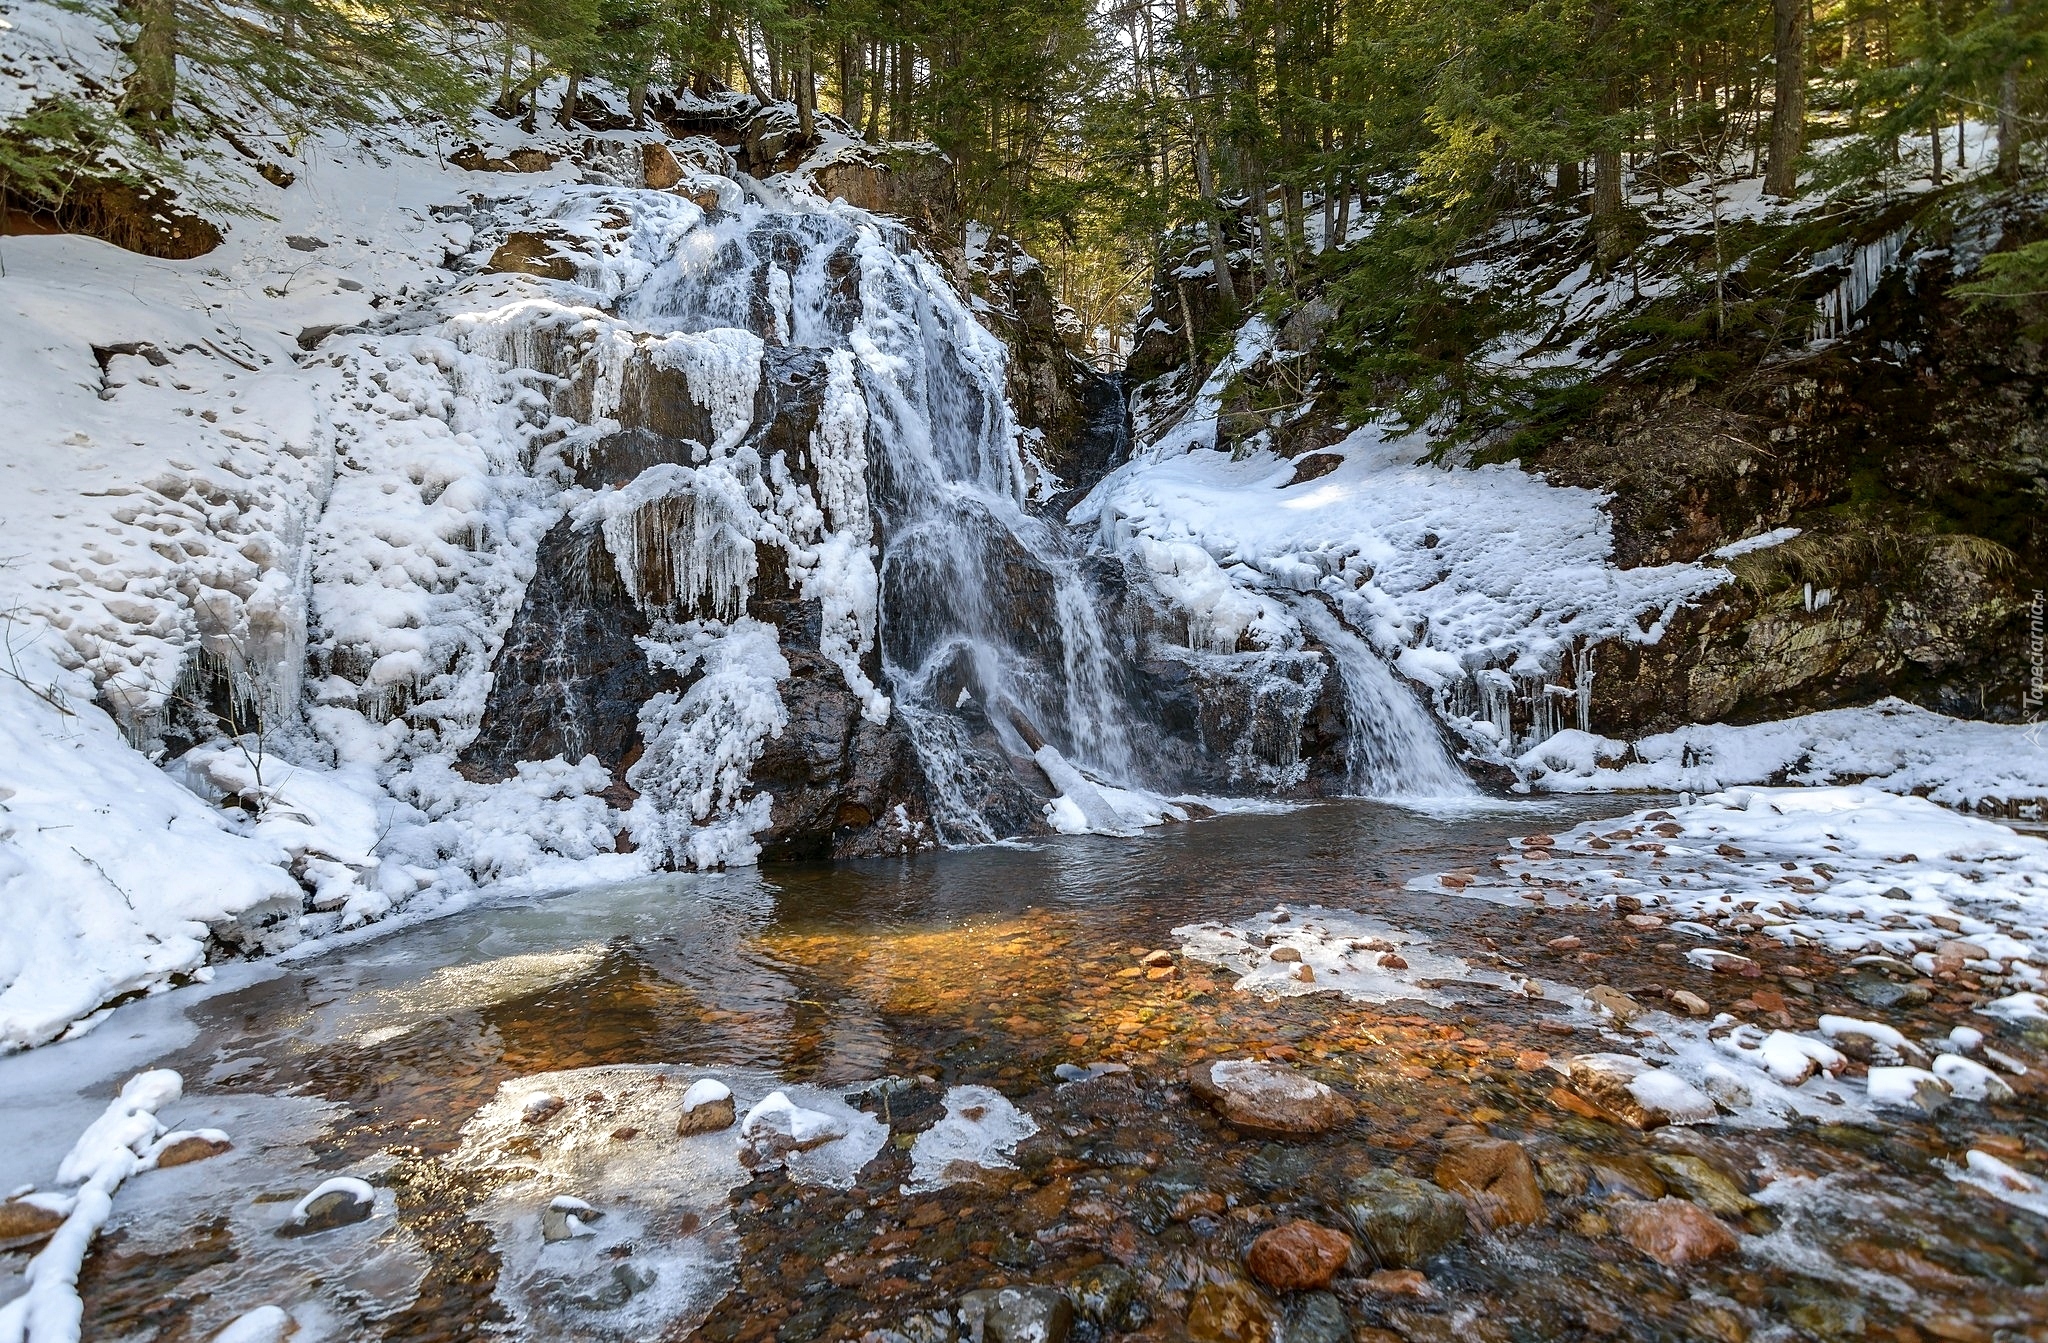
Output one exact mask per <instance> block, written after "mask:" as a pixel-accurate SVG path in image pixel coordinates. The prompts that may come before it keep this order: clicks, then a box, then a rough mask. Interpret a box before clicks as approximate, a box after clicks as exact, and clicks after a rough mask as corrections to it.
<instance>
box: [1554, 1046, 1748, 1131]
mask: <svg viewBox="0 0 2048 1343" xmlns="http://www.w3.org/2000/svg"><path fill="white" fill-rule="evenodd" d="M1567 1075H1568V1076H1569V1077H1570V1079H1571V1086H1572V1090H1573V1091H1576V1092H1577V1093H1578V1094H1579V1095H1581V1096H1583V1097H1585V1098H1586V1099H1587V1100H1589V1101H1591V1102H1593V1104H1595V1105H1597V1106H1599V1107H1600V1108H1601V1109H1603V1110H1605V1111H1607V1112H1608V1113H1609V1114H1611V1115H1613V1116H1615V1117H1616V1118H1618V1119H1620V1120H1621V1121H1622V1122H1623V1123H1626V1124H1628V1125H1630V1126H1632V1127H1634V1128H1639V1129H1652V1128H1657V1127H1659V1126H1661V1125H1664V1124H1698V1123H1703V1122H1705V1121H1707V1120H1710V1119H1712V1118H1714V1116H1715V1110H1714V1103H1713V1101H1712V1100H1710V1099H1709V1098H1708V1097H1707V1096H1706V1095H1705V1093H1703V1092H1701V1091H1699V1090H1698V1089H1697V1088H1695V1087H1693V1086H1691V1085H1690V1084H1689V1083H1687V1082H1686V1081H1685V1080H1684V1079H1682V1078H1680V1077H1679V1076H1678V1075H1677V1074H1675V1073H1670V1072H1667V1071H1665V1070H1662V1069H1659V1068H1656V1067H1653V1066H1652V1065H1650V1064H1648V1063H1645V1062H1644V1061H1643V1060H1641V1059H1639V1058H1636V1057H1635V1056H1633V1055H1630V1054H1580V1055H1579V1056H1578V1057H1576V1058H1574V1059H1573V1060H1572V1061H1571V1064H1570V1068H1569V1071H1568V1073H1567Z"/></svg>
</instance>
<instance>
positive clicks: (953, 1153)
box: [904, 1086, 1038, 1194]
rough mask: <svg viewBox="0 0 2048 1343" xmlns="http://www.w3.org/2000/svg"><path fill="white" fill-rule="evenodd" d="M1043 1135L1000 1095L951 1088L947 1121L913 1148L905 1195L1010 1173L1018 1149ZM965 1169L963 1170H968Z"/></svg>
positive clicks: (986, 1089)
mask: <svg viewBox="0 0 2048 1343" xmlns="http://www.w3.org/2000/svg"><path fill="white" fill-rule="evenodd" d="M1036 1132H1038V1121H1037V1120H1035V1119H1033V1118H1032V1117H1031V1116H1030V1115H1028V1114H1026V1113H1024V1112H1023V1111H1022V1110H1020V1109H1018V1108H1017V1107H1016V1106H1015V1105H1014V1104H1012V1103H1011V1101H1010V1100H1009V1098H1008V1097H1006V1096H1004V1095H1003V1094H1002V1093H1001V1092H1000V1091H997V1090H995V1089H993V1088H991V1087H984V1086H957V1087H948V1088H946V1116H945V1118H943V1119H941V1120H939V1121H938V1122H937V1123H936V1124H933V1125H932V1126H931V1127H930V1128H928V1129H926V1130H925V1131H924V1132H922V1133H920V1134H918V1135H917V1138H916V1140H915V1141H914V1142H913V1143H912V1144H911V1147H910V1180H909V1182H908V1183H907V1184H905V1185H904V1192H906V1193H913V1194H915V1193H924V1192H926V1191H928V1190H933V1189H943V1188H945V1187H946V1186H947V1185H949V1184H954V1183H957V1182H959V1181H961V1180H971V1179H973V1178H975V1176H976V1175H977V1174H978V1173H979V1172H981V1171H986V1170H1010V1169H1014V1168H1015V1167H1016V1164H1017V1163H1016V1162H1015V1161H1013V1160H1012V1159H1011V1158H1012V1157H1013V1156H1014V1155H1015V1153H1016V1150H1017V1144H1018V1143H1020V1142H1022V1141H1024V1139H1026V1138H1028V1137H1030V1136H1031V1135H1032V1134H1034V1133H1036ZM963 1168H964V1169H963Z"/></svg>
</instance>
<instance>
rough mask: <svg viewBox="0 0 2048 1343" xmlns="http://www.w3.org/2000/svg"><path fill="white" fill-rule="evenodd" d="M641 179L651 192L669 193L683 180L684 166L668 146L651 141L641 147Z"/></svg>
mask: <svg viewBox="0 0 2048 1343" xmlns="http://www.w3.org/2000/svg"><path fill="white" fill-rule="evenodd" d="M640 179H641V181H643V182H644V183H646V185H647V187H648V189H649V190H652V191H667V190H668V189H669V188H670V187H672V186H674V185H675V184H676V183H678V182H680V181H682V180H683V165H682V164H680V163H677V162H676V156H675V155H674V154H672V153H670V152H669V147H668V146H667V145H665V144H662V143H660V142H659V141H654V140H650V141H648V142H647V143H646V144H644V145H641V146H640Z"/></svg>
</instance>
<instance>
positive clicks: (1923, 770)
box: [1515, 699, 2048, 807]
mask: <svg viewBox="0 0 2048 1343" xmlns="http://www.w3.org/2000/svg"><path fill="white" fill-rule="evenodd" d="M1603 760H1605V761H1622V762H1624V763H1621V764H1619V765H1614V766H1609V765H1602V764H1601V763H1599V762H1600V761H1603ZM1515 763H1516V766H1517V769H1518V770H1519V771H1520V772H1521V773H1522V774H1524V775H1525V776H1526V777H1527V778H1529V779H1530V780H1531V782H1532V783H1533V784H1534V786H1535V787H1536V788H1538V789H1541V790H1544V791H1547V792H1582V791H1588V790H1598V791H1606V790H1637V789H1659V790H1664V791H1669V792H1680V791H1687V792H1694V793H1711V792H1716V791H1719V790H1720V789H1723V788H1729V787H1734V786H1736V785H1741V784H1761V783H1777V782H1792V783H1802V784H1828V783H1835V782H1856V783H1863V784H1867V785H1869V786H1870V787H1873V788H1882V789H1884V790H1885V791H1887V792H1895V793H1912V794H1917V795H1920V796H1923V797H1928V798H1931V799H1933V800H1934V801H1936V802H1940V803H1943V804H1946V805H1948V806H1952V807H1974V806H1977V805H1978V804H1979V803H1983V802H1993V801H1999V802H2002V801H2004V800H2006V799H2021V800H2027V799H2036V798H2042V797H2048V743H2043V742H2042V740H2041V739H2040V734H2039V733H2037V732H2034V731H2033V730H2031V729H2030V728H2029V727H2028V726H2026V725H2024V724H2003V723H1981V722H1972V721H1969V720H1965V719H1957V718H1949V717H1946V716H1944V715H1941V714H1937V713H1933V712H1930V711H1928V710H1926V709H1922V708H1919V707H1917V706H1915V705H1911V704H1907V703H1906V702H1905V701H1903V700H1897V699H1886V700H1882V701H1880V702H1879V703H1877V704H1873V705H1870V706H1868V707H1866V708H1858V709H1829V710H1826V711H1824V712H1821V713H1814V714H1805V715H1802V716H1800V717H1796V718H1786V719H1781V720H1779V721H1777V722H1771V723H1755V724H1750V725H1748V726H1743V727H1731V726H1727V725H1724V724H1704V725H1693V726H1687V727H1681V728H1678V729H1677V730H1675V731H1672V732H1667V733H1661V734H1658V735H1656V736H1651V737H1645V738H1643V739H1642V740H1640V741H1637V742H1635V743H1633V744H1629V743H1625V742H1620V741H1615V740H1612V739H1610V738H1605V737H1596V736H1593V735H1591V734H1589V733H1583V732H1574V731H1570V730H1567V731H1564V732H1560V733H1558V734H1556V735H1555V736H1553V737H1551V738H1549V739H1548V740H1546V741H1544V742H1542V743H1540V744H1538V745H1537V746H1535V747H1533V748H1531V749H1530V750H1529V751H1528V752H1527V753H1526V754H1524V755H1523V756H1522V757H1521V758H1520V759H1519V760H1518V761H1516V762H1515Z"/></svg>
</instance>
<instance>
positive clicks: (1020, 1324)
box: [960, 1287, 1074, 1343]
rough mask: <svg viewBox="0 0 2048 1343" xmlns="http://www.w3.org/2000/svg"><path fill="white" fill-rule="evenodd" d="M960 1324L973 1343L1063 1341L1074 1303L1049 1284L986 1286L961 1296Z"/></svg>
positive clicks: (1041, 1342) (1070, 1320)
mask: <svg viewBox="0 0 2048 1343" xmlns="http://www.w3.org/2000/svg"><path fill="white" fill-rule="evenodd" d="M960 1324H961V1327H962V1328H964V1329H966V1331H967V1337H968V1339H969V1340H971V1343H1061V1340H1063V1339H1065V1338H1066V1336H1067V1334H1068V1332H1069V1331H1071V1330H1072V1329H1073V1327H1074V1306H1073V1303H1072V1302H1070V1301H1068V1300H1067V1298H1066V1295H1065V1294H1064V1293H1061V1292H1056V1291H1054V1290H1053V1289H1052V1288H1050V1287H984V1288H982V1289H980V1290H979V1291H973V1292H969V1293H967V1295H965V1296H963V1297H961V1298H960Z"/></svg>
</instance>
